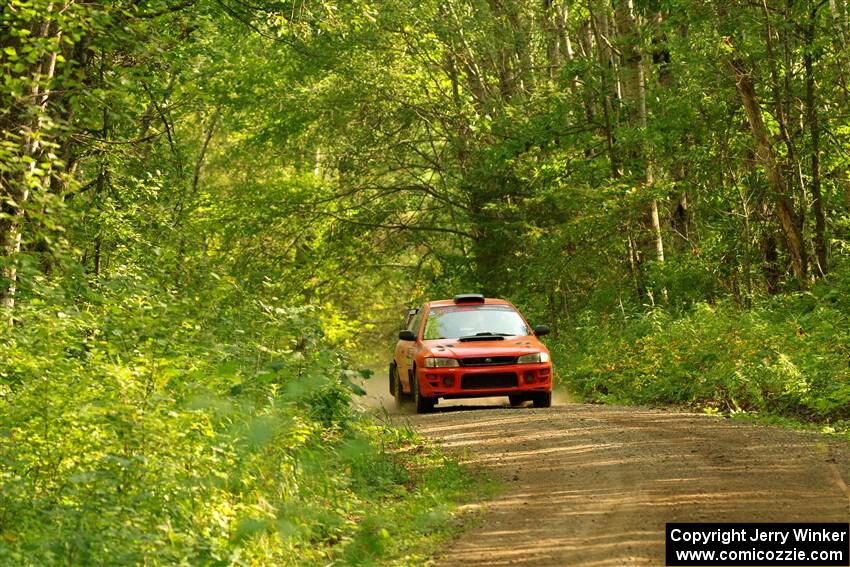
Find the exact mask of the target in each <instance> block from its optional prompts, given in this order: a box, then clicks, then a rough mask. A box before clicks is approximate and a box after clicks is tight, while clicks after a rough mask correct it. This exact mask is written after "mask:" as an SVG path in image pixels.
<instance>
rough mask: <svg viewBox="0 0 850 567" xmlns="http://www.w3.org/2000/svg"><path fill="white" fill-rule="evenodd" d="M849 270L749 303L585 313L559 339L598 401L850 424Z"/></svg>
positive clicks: (561, 352)
mask: <svg viewBox="0 0 850 567" xmlns="http://www.w3.org/2000/svg"><path fill="white" fill-rule="evenodd" d="M847 289H850V273H849V272H848V270H847V269H845V270H844V271H839V272H838V273H836V274H834V275H832V276H831V277H830V278H828V279H826V280H824V281H821V282H819V283H818V284H817V285H816V286H814V287H813V288H812V289H811V290H809V291H806V292H801V293H796V294H788V295H778V296H774V297H769V298H765V299H761V300H759V301H757V302H756V303H755V304H754V305H753V306H752V307H751V308H749V309H742V308H741V307H740V306H739V305H736V304H733V303H731V302H718V303H715V304H707V303H700V304H697V305H695V306H694V307H693V308H692V309H690V310H688V311H686V312H683V313H674V312H671V311H670V310H665V309H663V308H657V309H653V310H651V311H650V312H648V313H645V314H642V315H639V316H634V317H630V318H628V319H626V320H623V319H622V318H619V319H615V318H611V319H609V320H607V321H602V322H600V321H599V320H594V321H592V322H591V321H586V322H585V324H584V325H582V326H581V327H579V328H578V329H577V331H576V333H575V334H574V335H572V336H570V337H569V338H568V339H562V340H561V341H560V342H559V343H558V344H556V345H555V347H554V351H555V354H556V362H558V363H559V364H558V367H559V370H560V373H561V376H562V378H563V381H564V382H565V384H566V386H567V387H568V388H569V389H570V390H571V391H572V392H573V393H574V394H576V395H578V396H579V397H580V398H583V399H585V400H587V401H592V402H605V403H634V404H648V405H655V404H674V405H684V406H688V407H691V408H693V409H699V410H703V411H707V412H709V413H723V414H743V413H749V414H761V415H767V416H774V417H782V418H787V419H793V420H796V421H802V422H813V423H821V424H829V427H830V428H832V429H834V430H842V429H846V428H847V426H848V425H850V367H849V364H850V296H848V295H847V294H846V293H845V290H847Z"/></svg>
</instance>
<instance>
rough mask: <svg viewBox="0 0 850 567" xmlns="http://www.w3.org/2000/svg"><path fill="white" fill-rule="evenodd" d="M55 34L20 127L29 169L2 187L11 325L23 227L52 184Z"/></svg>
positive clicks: (3, 299) (0, 229) (1, 232)
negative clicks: (49, 121)
mask: <svg viewBox="0 0 850 567" xmlns="http://www.w3.org/2000/svg"><path fill="white" fill-rule="evenodd" d="M53 10H54V5H53V4H52V3H51V4H49V5H48V6H47V10H46V12H47V13H46V14H45V17H44V20H43V21H42V22H41V25H40V26H39V30H38V34H37V37H38V38H39V39H42V40H45V41H47V40H48V39H49V38H50V36H51V33H53V31H52V22H53V19H52V17H51V16H52V14H53ZM55 33H56V38H55V40H56V46H55V47H54V48H53V49H52V50H51V51H50V52H48V53H47V54H46V55H44V56H42V57H40V58H39V60H38V62H37V63H36V65H35V68H34V69H33V71H32V74H31V77H30V80H31V83H32V86H31V87H30V92H29V97H28V100H29V101H31V102H27V103H25V104H27V105H31V108H32V112H29V113H23V114H22V116H27V114H29V115H31V118H30V119H29V121H28V122H22V123H21V124H20V126H19V128H20V132H19V134H20V136H21V140H22V142H23V147H22V151H21V161H22V162H23V163H25V164H26V165H25V169H24V170H23V171H22V172H21V173H20V174H18V175H12V176H10V177H6V178H5V179H4V180H3V181H4V186H3V187H0V190H2V197H3V201H4V208H5V209H6V212H7V217H6V218H0V249H2V251H3V255H4V256H5V264H4V266H3V269H2V277H3V279H4V280H5V282H6V285H5V288H4V289H3V290H0V305H2V309H3V312H4V318H5V319H6V320H7V321H8V322H9V323H11V322H12V320H13V312H14V307H15V294H16V293H17V286H18V256H19V254H20V252H21V243H22V239H23V231H22V223H23V219H24V212H25V207H26V204H27V202H28V201H29V199H30V196H31V191H32V189H33V188H34V187H47V186H48V185H49V183H50V172H49V168H48V171H40V166H41V165H43V164H42V163H41V159H42V157H43V154H44V145H43V143H42V136H43V128H44V124H45V122H46V118H47V116H46V115H47V103H48V100H49V97H50V91H49V85H50V82H51V81H52V79H53V76H54V74H55V72H56V61H57V56H58V52H59V49H60V42H61V39H62V32H61V31H58V32H55ZM16 134H17V132H16Z"/></svg>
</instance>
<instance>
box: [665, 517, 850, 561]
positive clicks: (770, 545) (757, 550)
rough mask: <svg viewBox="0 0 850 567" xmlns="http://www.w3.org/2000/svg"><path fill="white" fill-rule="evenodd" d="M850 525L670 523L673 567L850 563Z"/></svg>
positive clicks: (668, 542)
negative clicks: (849, 527)
mask: <svg viewBox="0 0 850 567" xmlns="http://www.w3.org/2000/svg"><path fill="white" fill-rule="evenodd" d="M848 526H850V524H841V523H829V524H827V523H776V524H721V523H704V524H703V523H700V524H684V523H675V524H667V535H666V552H667V565H670V566H698V565H739V566H742V567H744V566H750V565H758V566H771V565H804V566H820V565H823V566H832V565H850V529H848Z"/></svg>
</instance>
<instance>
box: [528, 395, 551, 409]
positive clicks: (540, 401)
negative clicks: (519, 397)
mask: <svg viewBox="0 0 850 567" xmlns="http://www.w3.org/2000/svg"><path fill="white" fill-rule="evenodd" d="M532 401H533V402H534V407H536V408H548V407H552V392H535V393H534V397H533V398H532Z"/></svg>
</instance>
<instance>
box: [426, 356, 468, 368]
mask: <svg viewBox="0 0 850 567" xmlns="http://www.w3.org/2000/svg"><path fill="white" fill-rule="evenodd" d="M455 366H460V364H458V362H457V359H456V358H426V359H425V368H454V367H455Z"/></svg>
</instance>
